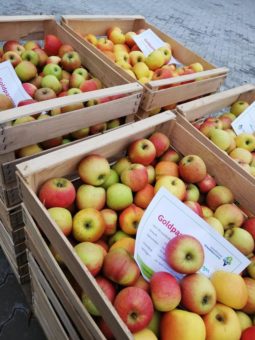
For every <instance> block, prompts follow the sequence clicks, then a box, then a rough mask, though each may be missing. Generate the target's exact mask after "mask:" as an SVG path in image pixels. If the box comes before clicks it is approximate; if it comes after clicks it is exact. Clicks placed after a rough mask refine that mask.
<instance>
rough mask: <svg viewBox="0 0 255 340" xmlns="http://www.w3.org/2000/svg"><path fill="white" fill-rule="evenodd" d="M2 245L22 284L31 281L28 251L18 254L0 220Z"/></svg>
mask: <svg viewBox="0 0 255 340" xmlns="http://www.w3.org/2000/svg"><path fill="white" fill-rule="evenodd" d="M0 246H1V248H2V250H3V252H4V254H5V256H6V258H7V260H8V262H9V264H10V266H11V268H12V270H13V273H14V275H15V276H16V278H17V280H18V282H19V283H20V284H22V285H23V284H25V283H27V282H29V281H30V275H29V272H28V264H27V253H26V249H24V250H23V251H22V252H21V253H19V254H16V253H15V249H14V245H13V243H12V240H11V238H10V236H9V235H8V233H7V231H6V230H5V228H4V226H3V224H2V223H1V222H0Z"/></svg>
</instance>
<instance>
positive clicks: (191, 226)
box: [134, 188, 250, 280]
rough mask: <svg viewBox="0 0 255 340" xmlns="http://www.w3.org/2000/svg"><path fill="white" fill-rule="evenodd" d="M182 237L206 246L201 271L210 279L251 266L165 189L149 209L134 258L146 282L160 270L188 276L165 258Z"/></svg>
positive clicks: (143, 222)
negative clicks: (167, 249)
mask: <svg viewBox="0 0 255 340" xmlns="http://www.w3.org/2000/svg"><path fill="white" fill-rule="evenodd" d="M180 234H188V235H192V236H194V237H195V238H196V239H198V240H199V241H200V243H201V244H202V246H203V249H204V254H205V259H204V264H203V266H202V268H201V269H200V271H199V272H200V273H202V274H204V275H206V276H207V277H210V276H211V275H212V273H213V272H215V271H217V270H224V271H228V272H234V273H237V274H239V273H240V272H241V271H242V270H244V268H246V267H247V266H248V265H249V263H250V261H249V260H248V258H247V257H245V256H244V255H243V254H242V253H240V252H239V251H238V250H237V249H236V248H235V247H234V246H233V245H232V244H231V243H230V242H228V241H227V240H226V239H225V238H224V237H222V236H221V235H220V234H219V233H218V232H217V231H215V230H214V229H213V228H212V227H211V226H209V225H208V224H207V223H206V222H205V221H204V220H203V219H202V218H200V217H199V216H198V215H197V214H196V213H195V212H194V211H193V210H191V209H190V208H189V207H187V206H186V205H185V204H184V203H183V202H181V201H180V200H179V199H177V198H176V197H175V196H173V195H172V194H171V193H170V192H168V191H167V190H166V189H165V188H161V189H160V190H159V191H158V192H157V194H156V195H155V196H154V198H153V200H152V201H151V203H150V204H149V206H148V207H147V209H146V211H145V213H144V215H143V217H142V219H141V221H140V224H139V227H138V230H137V235H136V243H135V254H134V258H135V260H136V262H137V264H138V265H139V267H140V269H141V273H142V275H143V277H144V278H145V279H146V280H149V279H150V277H151V276H152V275H153V273H154V272H159V271H165V272H169V273H171V274H172V275H174V276H175V277H176V278H177V279H178V280H179V279H181V278H182V277H183V276H184V275H183V274H180V273H177V272H175V271H174V270H173V269H172V268H170V267H169V266H168V264H167V262H166V261H165V255H164V253H165V247H166V244H167V243H168V241H169V240H171V239H172V238H174V237H175V236H177V235H180Z"/></svg>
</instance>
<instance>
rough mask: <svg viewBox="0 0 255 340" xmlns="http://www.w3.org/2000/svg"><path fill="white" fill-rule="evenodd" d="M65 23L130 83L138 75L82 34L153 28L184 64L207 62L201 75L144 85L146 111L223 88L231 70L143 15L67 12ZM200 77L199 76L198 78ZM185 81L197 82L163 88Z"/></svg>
mask: <svg viewBox="0 0 255 340" xmlns="http://www.w3.org/2000/svg"><path fill="white" fill-rule="evenodd" d="M61 24H62V26H64V27H65V28H66V29H67V30H68V31H69V32H70V33H71V34H73V35H74V36H75V37H76V38H77V39H78V40H79V41H80V42H81V43H82V44H83V45H84V46H86V47H88V48H90V49H91V51H93V52H94V53H95V54H97V55H98V56H99V57H100V58H101V59H102V60H104V61H105V62H106V63H108V64H109V65H111V67H112V68H113V69H115V70H116V71H117V72H118V73H119V74H121V75H122V76H123V77H125V78H126V79H128V80H129V81H130V82H134V81H135V80H134V78H132V77H131V76H130V75H129V74H127V72H125V71H124V70H123V69H122V68H120V67H118V66H117V65H116V64H115V63H114V62H112V61H111V60H109V58H108V57H107V56H106V55H104V54H103V53H101V52H100V51H99V50H98V49H97V48H96V47H95V46H93V45H92V44H90V43H89V42H87V41H86V40H85V39H83V38H82V37H84V36H85V35H86V34H89V33H92V34H95V35H99V36H100V35H105V32H106V30H107V29H108V28H110V27H113V26H118V27H120V28H121V29H122V30H123V32H128V31H137V30H139V29H149V28H150V29H151V30H152V31H154V32H155V33H156V34H157V35H158V36H159V37H160V38H161V39H162V40H163V41H165V42H168V43H169V44H170V45H171V47H172V51H173V54H174V57H175V58H176V59H177V60H178V61H180V62H181V63H182V64H183V65H189V64H191V63H195V62H199V63H201V64H202V65H203V67H204V71H203V72H200V73H199V74H198V73H197V74H191V75H184V76H179V77H174V78H169V79H164V80H157V81H155V80H154V81H150V82H149V83H147V84H146V85H143V87H144V96H143V100H142V104H141V105H142V108H143V109H144V110H145V111H151V110H153V109H155V108H158V107H164V106H167V105H170V104H175V103H179V102H183V101H186V100H188V99H191V98H195V97H198V96H203V95H205V94H210V93H214V92H216V91H217V90H218V89H219V88H220V86H221V85H222V84H223V82H224V81H225V78H226V77H227V73H228V69H227V68H226V67H220V68H216V67H215V66H214V65H212V64H211V63H209V62H207V61H206V60H205V59H204V58H202V57H200V56H199V55H197V54H196V53H194V52H193V51H191V50H189V49H188V48H186V47H185V46H183V45H182V44H181V43H179V42H177V41H176V40H174V39H173V38H172V37H170V36H169V35H167V34H165V33H163V32H161V31H160V30H159V29H158V28H156V27H155V26H154V25H152V24H150V23H148V22H147V21H146V19H145V18H144V17H142V16H102V15H101V16H97V15H95V16H91V15H82V16H79V15H65V16H62V21H61ZM77 32H78V33H77ZM198 77H199V79H197V78H198ZM194 80H195V81H194ZM184 81H194V82H191V83H187V84H181V85H178V86H176V87H175V86H174V87H170V88H166V89H160V87H161V86H166V85H176V84H179V83H180V82H184Z"/></svg>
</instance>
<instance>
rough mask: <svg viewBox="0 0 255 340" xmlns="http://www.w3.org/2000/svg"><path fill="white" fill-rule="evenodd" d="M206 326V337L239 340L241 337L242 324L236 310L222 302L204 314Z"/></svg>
mask: <svg viewBox="0 0 255 340" xmlns="http://www.w3.org/2000/svg"><path fill="white" fill-rule="evenodd" d="M203 320H204V324H205V327H206V339H229V340H230V339H231V340H239V339H240V337H241V326H240V323H239V320H238V317H237V315H236V313H235V311H234V310H233V309H232V308H230V307H228V306H225V305H223V304H221V303H217V304H216V305H215V307H214V308H213V309H212V310H211V311H210V312H209V313H208V314H206V315H205V316H203Z"/></svg>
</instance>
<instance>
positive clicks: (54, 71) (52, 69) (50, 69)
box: [43, 63, 62, 80]
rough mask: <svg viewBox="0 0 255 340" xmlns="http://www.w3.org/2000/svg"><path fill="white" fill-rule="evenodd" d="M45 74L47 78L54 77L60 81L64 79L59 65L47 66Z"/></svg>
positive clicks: (44, 70)
mask: <svg viewBox="0 0 255 340" xmlns="http://www.w3.org/2000/svg"><path fill="white" fill-rule="evenodd" d="M43 74H44V75H45V76H48V75H53V76H55V77H56V78H57V79H58V80H60V79H61V78H62V69H61V67H60V66H59V65H57V64H53V63H51V64H47V65H46V66H44V68H43Z"/></svg>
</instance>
